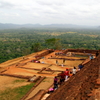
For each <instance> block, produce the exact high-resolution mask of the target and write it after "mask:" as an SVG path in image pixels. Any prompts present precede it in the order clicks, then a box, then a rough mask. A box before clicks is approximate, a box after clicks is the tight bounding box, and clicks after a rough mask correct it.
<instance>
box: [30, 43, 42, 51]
mask: <svg viewBox="0 0 100 100" xmlns="http://www.w3.org/2000/svg"><path fill="white" fill-rule="evenodd" d="M40 48H41V44H40V43H34V45H33V46H32V47H31V51H34V52H38V51H39V50H40Z"/></svg>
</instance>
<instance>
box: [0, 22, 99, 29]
mask: <svg viewBox="0 0 100 100" xmlns="http://www.w3.org/2000/svg"><path fill="white" fill-rule="evenodd" d="M16 28H98V27H97V26H82V25H74V24H49V25H41V24H22V25H19V24H12V23H7V24H3V23H0V29H16Z"/></svg>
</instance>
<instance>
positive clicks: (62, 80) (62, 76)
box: [59, 71, 65, 85]
mask: <svg viewBox="0 0 100 100" xmlns="http://www.w3.org/2000/svg"><path fill="white" fill-rule="evenodd" d="M59 76H60V85H61V84H62V83H63V82H64V81H65V73H64V71H62V72H61V73H60V74H59Z"/></svg>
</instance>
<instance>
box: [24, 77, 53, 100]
mask: <svg viewBox="0 0 100 100" xmlns="http://www.w3.org/2000/svg"><path fill="white" fill-rule="evenodd" d="M52 84H53V78H52V77H47V78H46V79H44V80H43V81H42V82H41V83H40V84H39V85H38V86H37V87H36V88H35V89H34V90H33V91H32V92H31V93H30V94H29V96H28V97H27V98H26V99H25V100H28V99H29V98H31V97H33V96H34V95H35V94H36V93H37V92H38V91H39V90H41V89H44V90H46V89H48V88H49V87H50V86H51V85H52Z"/></svg>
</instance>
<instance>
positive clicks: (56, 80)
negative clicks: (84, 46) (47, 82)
mask: <svg viewBox="0 0 100 100" xmlns="http://www.w3.org/2000/svg"><path fill="white" fill-rule="evenodd" d="M57 88H58V78H57V76H55V78H54V90H56V89H57Z"/></svg>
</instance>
